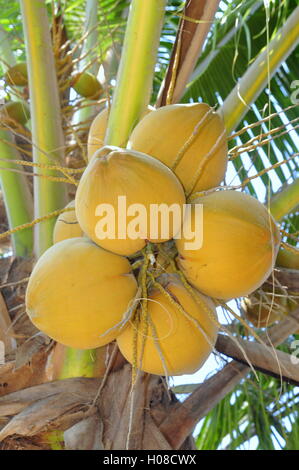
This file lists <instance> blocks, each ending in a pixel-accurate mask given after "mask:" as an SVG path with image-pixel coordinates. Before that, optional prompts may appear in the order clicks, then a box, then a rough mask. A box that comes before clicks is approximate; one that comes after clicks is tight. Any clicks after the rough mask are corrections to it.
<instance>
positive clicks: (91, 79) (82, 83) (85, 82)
mask: <svg viewBox="0 0 299 470" xmlns="http://www.w3.org/2000/svg"><path fill="white" fill-rule="evenodd" d="M72 87H73V88H74V90H75V91H76V92H77V93H78V94H79V95H80V96H83V97H84V98H93V99H98V98H99V97H100V96H101V94H102V93H103V88H102V85H101V84H100V82H99V81H98V79H97V78H96V77H95V76H94V75H92V74H91V73H89V72H82V73H78V74H76V75H75V77H74V79H73V81H72Z"/></svg>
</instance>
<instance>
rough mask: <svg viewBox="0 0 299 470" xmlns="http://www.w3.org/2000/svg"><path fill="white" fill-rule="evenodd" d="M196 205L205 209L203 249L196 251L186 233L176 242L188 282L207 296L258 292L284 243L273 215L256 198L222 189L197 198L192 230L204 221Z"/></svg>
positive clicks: (189, 219) (189, 216)
mask: <svg viewBox="0 0 299 470" xmlns="http://www.w3.org/2000/svg"><path fill="white" fill-rule="evenodd" d="M195 204H202V206H203V220H202V224H203V240H202V246H201V247H199V248H195V249H192V247H191V249H190V246H188V243H190V241H192V240H187V239H186V238H185V237H184V234H183V236H182V237H181V238H180V239H178V240H176V246H177V249H178V252H179V257H178V264H179V266H180V268H181V269H182V271H183V272H184V274H185V276H186V278H187V279H188V280H189V282H190V283H191V284H193V285H194V286H195V287H196V288H198V289H199V290H200V291H201V292H203V293H204V294H205V295H208V296H210V297H214V298H219V299H224V300H228V299H231V298H235V297H241V296H246V295H248V294H250V293H251V292H253V291H255V290H256V289H257V288H258V287H259V286H261V285H262V284H263V282H265V280H266V279H267V278H268V276H269V275H270V273H271V272H272V270H273V267H274V264H275V260H276V256H277V252H278V249H279V245H280V232H279V229H278V227H277V225H276V224H275V222H274V219H273V217H272V216H271V215H270V214H269V212H268V211H267V209H266V207H265V206H264V205H263V204H261V203H260V202H259V201H258V200H256V199H255V198H253V197H252V196H249V195H247V194H244V193H240V192H236V191H218V192H213V193H211V194H208V195H206V196H202V197H198V198H197V199H196V200H194V205H193V206H192V209H191V210H190V211H189V212H188V213H187V216H186V218H185V220H184V224H186V226H187V227H188V226H189V227H190V224H192V225H193V224H194V223H195V222H196V220H195V219H196V218H197V217H199V215H198V214H199V213H198V212H197V211H196V207H195ZM200 223H201V221H200ZM192 225H191V226H192ZM183 228H184V227H183ZM183 232H184V230H183ZM197 236H198V234H197ZM186 247H187V248H186Z"/></svg>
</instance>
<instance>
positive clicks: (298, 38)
mask: <svg viewBox="0 0 299 470" xmlns="http://www.w3.org/2000/svg"><path fill="white" fill-rule="evenodd" d="M298 42H299V6H298V7H297V8H296V9H295V10H294V11H293V13H292V14H291V15H290V16H289V18H288V19H287V21H286V22H285V24H284V26H283V27H282V28H281V29H280V30H279V31H278V32H277V34H276V35H275V37H274V38H273V39H272V41H271V42H270V43H269V46H268V47H267V48H266V49H264V51H263V52H261V53H260V54H259V56H258V57H257V58H256V60H255V61H254V62H253V63H252V65H251V66H250V67H249V68H248V70H247V72H246V73H245V74H244V75H243V77H242V78H241V80H240V81H239V82H238V83H237V85H236V86H235V88H234V89H233V90H232V91H231V93H230V94H229V95H228V97H227V98H226V99H225V101H224V103H223V105H222V107H221V108H220V110H219V113H220V114H221V115H222V116H223V118H224V122H225V126H226V129H227V131H228V133H230V132H232V131H233V130H234V129H235V128H236V127H237V126H238V124H239V123H240V121H241V120H242V118H243V116H244V115H245V114H246V113H247V111H248V110H249V106H250V105H251V103H253V102H254V100H255V99H256V98H257V97H258V96H259V94H260V93H261V92H262V90H263V89H264V88H265V86H266V85H267V83H268V80H269V78H270V77H271V76H272V75H273V74H274V73H275V71H276V70H277V68H278V67H279V66H280V64H281V63H282V62H283V61H284V60H285V59H286V58H287V57H288V56H289V55H290V54H291V52H292V51H293V50H294V49H295V47H296V45H297V44H298Z"/></svg>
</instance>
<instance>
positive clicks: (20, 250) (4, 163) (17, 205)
mask: <svg viewBox="0 0 299 470" xmlns="http://www.w3.org/2000/svg"><path fill="white" fill-rule="evenodd" d="M0 51H1V56H2V59H3V61H4V62H3V63H2V68H3V69H4V71H6V70H7V69H8V68H9V67H12V66H13V65H15V63H16V60H15V56H14V54H13V52H12V50H11V47H10V43H9V41H8V39H7V33H6V31H4V29H3V28H2V26H0ZM14 144H15V141H14V137H13V135H12V133H11V132H9V131H5V130H0V155H1V160H0V184H1V189H2V192H3V198H4V203H5V210H6V214H7V218H8V224H9V229H10V230H11V229H14V228H15V227H17V226H19V225H22V224H26V223H28V222H31V220H32V217H33V200H32V196H31V193H30V189H29V185H28V181H27V178H26V176H25V175H22V174H21V173H17V172H15V171H14V170H16V171H20V170H21V167H20V165H15V164H14V163H13V160H21V156H20V154H19V152H18V151H17V149H16V148H14ZM12 245H13V251H14V254H15V255H16V256H24V257H26V256H30V255H31V254H32V249H33V230H32V228H28V229H24V230H21V231H19V232H16V233H15V234H13V235H12Z"/></svg>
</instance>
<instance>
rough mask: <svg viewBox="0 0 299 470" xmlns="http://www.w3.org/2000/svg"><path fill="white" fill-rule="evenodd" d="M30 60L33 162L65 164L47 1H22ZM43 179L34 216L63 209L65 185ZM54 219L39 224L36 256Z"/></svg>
mask: <svg viewBox="0 0 299 470" xmlns="http://www.w3.org/2000/svg"><path fill="white" fill-rule="evenodd" d="M20 3H21V9H22V18H23V27H24V35H25V43H26V51H27V60H28V73H29V91H30V108H31V119H32V140H33V160H34V162H36V163H42V164H46V165H47V164H48V165H53V164H58V165H61V164H62V163H63V156H64V137H63V132H62V125H61V114H60V103H59V92H58V85H57V77H56V69H55V62H54V55H53V50H52V47H51V44H52V43H51V36H50V29H49V21H48V14H47V9H46V4H45V1H44V0H35V1H34V2H33V1H32V0H20ZM37 172H38V173H39V174H41V175H43V177H40V178H39V177H36V178H35V180H34V194H35V197H34V203H35V217H41V216H44V215H46V214H49V213H50V212H52V211H54V210H56V209H60V208H62V207H63V206H64V205H65V203H66V190H65V187H64V185H63V184H62V183H59V182H58V183H57V182H53V181H50V180H49V179H47V176H49V177H51V176H53V175H55V176H56V175H57V173H55V172H53V171H49V170H46V169H45V170H44V169H43V170H40V169H39V170H38V171H37ZM54 223H55V219H53V218H50V219H49V220H46V221H45V222H43V223H40V224H38V225H36V227H35V228H36V232H35V253H36V255H37V256H40V255H41V254H42V253H43V252H44V251H45V250H46V249H47V248H48V247H49V246H51V245H52V232H53V226H54Z"/></svg>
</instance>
